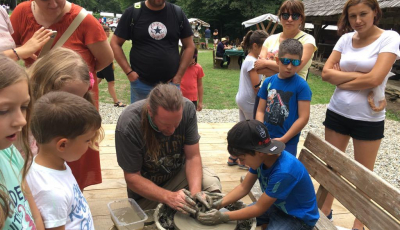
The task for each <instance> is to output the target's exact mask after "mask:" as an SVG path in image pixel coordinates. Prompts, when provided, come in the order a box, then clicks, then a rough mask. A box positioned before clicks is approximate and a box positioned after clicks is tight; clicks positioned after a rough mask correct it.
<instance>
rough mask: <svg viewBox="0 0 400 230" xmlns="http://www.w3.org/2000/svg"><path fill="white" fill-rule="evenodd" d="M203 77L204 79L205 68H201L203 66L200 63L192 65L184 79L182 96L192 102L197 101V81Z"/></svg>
mask: <svg viewBox="0 0 400 230" xmlns="http://www.w3.org/2000/svg"><path fill="white" fill-rule="evenodd" d="M202 77H204V71H203V68H201V65H200V64H199V63H196V64H195V65H190V66H189V67H188V68H187V69H186V72H185V74H184V75H183V77H182V81H181V91H182V95H183V96H184V97H186V98H187V99H189V100H191V101H197V99H198V98H197V96H198V89H197V80H198V79H201V78H202Z"/></svg>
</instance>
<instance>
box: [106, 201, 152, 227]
mask: <svg viewBox="0 0 400 230" xmlns="http://www.w3.org/2000/svg"><path fill="white" fill-rule="evenodd" d="M108 209H109V210H110V213H111V219H112V221H113V222H114V224H115V226H116V227H117V228H118V229H119V230H140V229H143V227H144V222H145V221H146V220H147V215H146V214H145V213H144V212H143V210H142V209H141V208H140V207H139V205H138V204H137V203H136V201H135V200H133V199H131V198H127V199H122V200H116V201H112V202H110V203H108Z"/></svg>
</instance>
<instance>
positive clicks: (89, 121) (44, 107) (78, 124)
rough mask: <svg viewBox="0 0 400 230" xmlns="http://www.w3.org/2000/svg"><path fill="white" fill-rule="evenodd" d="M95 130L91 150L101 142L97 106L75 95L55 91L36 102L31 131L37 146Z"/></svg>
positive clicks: (72, 137)
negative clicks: (59, 138) (58, 138)
mask: <svg viewBox="0 0 400 230" xmlns="http://www.w3.org/2000/svg"><path fill="white" fill-rule="evenodd" d="M91 130H96V135H95V136H94V137H93V138H92V139H91V141H92V144H91V146H90V148H92V149H95V150H98V148H97V147H98V146H97V144H98V143H99V142H100V141H101V140H102V139H103V136H104V135H103V129H102V128H101V116H100V114H99V112H98V111H97V109H96V107H95V106H94V105H93V104H91V103H90V102H88V101H87V100H85V99H84V98H82V97H79V96H77V95H74V94H71V93H67V92H62V91H55V92H50V93H47V94H45V95H43V96H42V97H41V98H39V100H37V101H36V102H35V106H34V109H33V112H32V120H31V132H32V135H33V136H34V137H35V139H36V142H37V143H38V144H46V143H49V142H51V141H52V140H53V139H54V138H56V137H62V138H67V139H75V138H76V137H78V136H80V135H83V134H85V133H87V132H88V131H91Z"/></svg>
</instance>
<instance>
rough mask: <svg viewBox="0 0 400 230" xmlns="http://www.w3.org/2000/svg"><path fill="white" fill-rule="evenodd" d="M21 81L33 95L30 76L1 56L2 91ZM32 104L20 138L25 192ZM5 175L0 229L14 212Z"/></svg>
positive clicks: (0, 197) (0, 194)
mask: <svg viewBox="0 0 400 230" xmlns="http://www.w3.org/2000/svg"><path fill="white" fill-rule="evenodd" d="M20 81H26V83H27V84H28V91H29V92H28V93H29V95H31V90H30V87H29V80H28V75H27V74H26V72H25V70H24V69H23V68H22V67H21V66H19V65H18V64H17V63H16V62H14V61H13V60H11V59H9V58H7V57H5V56H3V55H0V90H2V89H4V88H7V87H9V86H11V85H14V84H16V83H18V82H20ZM31 108H32V102H30V103H29V105H28V107H27V110H26V125H25V126H24V127H22V131H21V135H20V136H19V137H18V138H19V140H18V141H20V143H21V146H22V149H23V151H24V152H25V159H24V160H25V163H24V166H23V168H22V181H21V187H22V189H23V190H24V187H23V186H22V185H23V182H24V181H25V176H26V174H27V172H28V170H29V167H30V164H31V158H32V152H31V150H30V148H29V141H28V136H29V117H30V114H31ZM12 154H19V153H12ZM3 180H4V178H3V175H2V172H1V170H0V182H1V183H0V229H1V228H2V227H3V225H4V223H5V219H6V218H7V217H8V216H9V215H11V212H12V210H10V207H9V205H8V204H9V202H11V200H10V198H9V196H8V191H7V189H6V188H5V186H4V185H3Z"/></svg>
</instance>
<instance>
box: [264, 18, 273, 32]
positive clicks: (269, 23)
mask: <svg viewBox="0 0 400 230" xmlns="http://www.w3.org/2000/svg"><path fill="white" fill-rule="evenodd" d="M271 25H272V21H269V22H268V25H267V28H266V29H265V32H267V33H268V30H269V28H270V27H271Z"/></svg>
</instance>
